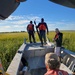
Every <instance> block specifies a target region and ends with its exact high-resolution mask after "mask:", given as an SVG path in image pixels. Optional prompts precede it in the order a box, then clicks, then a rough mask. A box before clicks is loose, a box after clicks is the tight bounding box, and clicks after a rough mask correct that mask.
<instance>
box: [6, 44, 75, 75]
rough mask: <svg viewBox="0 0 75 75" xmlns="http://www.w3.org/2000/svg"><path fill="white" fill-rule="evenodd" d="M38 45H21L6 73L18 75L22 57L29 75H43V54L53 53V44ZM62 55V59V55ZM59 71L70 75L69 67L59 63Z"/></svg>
mask: <svg viewBox="0 0 75 75" xmlns="http://www.w3.org/2000/svg"><path fill="white" fill-rule="evenodd" d="M40 45H41V44H40V43H32V44H25V43H23V44H22V46H21V47H20V48H19V49H18V52H17V53H16V55H15V57H14V58H13V60H12V62H11V64H10V66H9V67H8V69H7V73H9V74H10V75H19V71H20V70H21V68H22V66H21V65H20V63H21V58H22V57H24V58H25V59H26V60H27V62H28V65H29V70H28V71H29V72H30V75H44V73H45V72H46V68H45V63H44V61H45V54H46V53H49V52H54V46H53V43H50V44H49V45H45V46H44V47H40ZM62 55H63V57H64V54H63V53H62ZM73 64H75V62H73ZM70 66H71V65H70ZM60 69H61V70H65V71H67V72H68V73H69V75H72V70H70V69H69V67H67V66H65V65H64V64H63V63H61V66H60ZM39 73H40V74H39Z"/></svg>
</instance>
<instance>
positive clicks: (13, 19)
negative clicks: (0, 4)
mask: <svg viewBox="0 0 75 75" xmlns="http://www.w3.org/2000/svg"><path fill="white" fill-rule="evenodd" d="M41 18H44V20H45V22H46V23H47V25H48V29H49V31H53V30H55V28H59V30H75V9H73V8H68V7H65V6H61V5H58V4H55V3H53V2H50V1H49V0H27V1H26V2H21V3H20V5H19V7H18V8H17V9H16V10H15V11H14V12H13V13H12V14H11V15H10V16H9V17H8V18H7V19H5V20H0V32H12V31H26V27H27V25H28V24H29V22H30V21H31V20H32V21H34V20H35V19H36V24H37V25H38V23H39V22H40V21H41Z"/></svg>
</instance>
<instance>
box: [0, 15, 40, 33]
mask: <svg viewBox="0 0 75 75" xmlns="http://www.w3.org/2000/svg"><path fill="white" fill-rule="evenodd" d="M39 18H40V17H38V16H33V15H30V16H25V15H22V16H9V17H8V18H7V19H6V20H0V32H7V31H16V30H18V31H21V30H26V27H27V25H28V24H29V22H30V20H32V21H34V19H37V20H39Z"/></svg>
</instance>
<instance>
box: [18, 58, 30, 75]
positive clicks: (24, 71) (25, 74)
mask: <svg viewBox="0 0 75 75" xmlns="http://www.w3.org/2000/svg"><path fill="white" fill-rule="evenodd" d="M21 62H22V64H23V66H24V67H23V68H22V70H21V71H20V72H19V75H30V73H29V72H28V62H27V61H26V59H25V58H24V57H22V58H21Z"/></svg>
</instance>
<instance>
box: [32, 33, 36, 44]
mask: <svg viewBox="0 0 75 75" xmlns="http://www.w3.org/2000/svg"><path fill="white" fill-rule="evenodd" d="M32 38H33V41H34V43H36V41H35V37H34V33H32Z"/></svg>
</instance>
